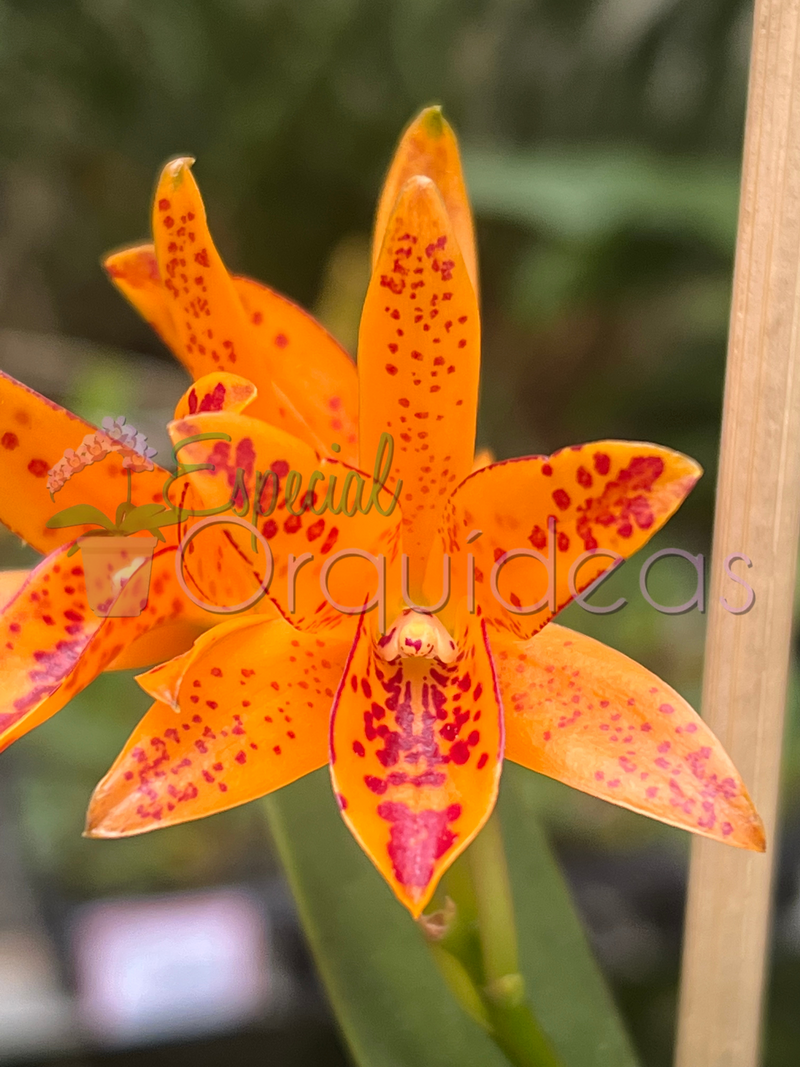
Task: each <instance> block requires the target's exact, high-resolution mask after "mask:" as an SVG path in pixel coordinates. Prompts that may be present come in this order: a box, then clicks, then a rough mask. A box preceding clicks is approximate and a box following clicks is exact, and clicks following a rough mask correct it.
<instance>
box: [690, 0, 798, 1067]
mask: <svg viewBox="0 0 800 1067" xmlns="http://www.w3.org/2000/svg"><path fill="white" fill-rule="evenodd" d="M799 9H800V0H756V5H755V24H754V31H753V50H752V58H751V67H750V85H749V95H748V105H747V124H746V128H745V145H744V167H743V174H742V189H741V203H740V208H739V232H738V239H737V247H736V266H735V271H734V282H733V304H732V308H731V323H730V337H729V344H728V370H727V379H726V384H725V406H724V415H723V423H722V445H721V458H720V476H719V485H718V489H717V514H716V524H715V529H714V554H713V560H714V567H713V577H712V583H711V590H712V593H711V598H710V605H709V620H708V635H707V639H706V661H705V663H706V665H705V676H704V686H703V715H704V717H705V719H706V721H707V722H708V723H709V725H710V726H711V728H712V729H713V730H714V731H715V733H716V734H717V736H718V737H719V739H720V740H721V741H722V743H723V744H724V745H725V747H726V749H727V750H728V752H729V753H730V755H731V757H732V758H733V760H734V762H735V763H736V765H737V767H738V768H739V770H740V772H741V774H742V777H743V778H744V780H745V782H747V783H748V786H749V787H750V790H751V794H752V797H753V800H754V801H755V803H756V806H757V808H758V810H759V812H760V813H761V816H762V818H763V820H764V823H765V826H766V830H767V842H768V845H767V849H768V851H767V854H766V855H764V856H761V855H754V854H751V853H746V852H740V851H738V850H737V849H733V848H729V847H726V846H724V845H719V844H716V843H714V842H710V841H699V840H698V841H696V842H694V844H693V846H692V862H691V871H690V878H689V900H688V905H687V919H686V927H687V928H686V942H685V948H684V960H683V982H682V989H681V998H680V1010H679V1021H678V1042H677V1057H676V1063H677V1067H755V1065H756V1064H757V1063H758V1060H759V1044H760V1029H761V1008H762V1002H763V988H764V979H765V958H766V955H767V941H768V934H769V926H770V901H771V883H772V872H773V866H774V862H775V847H776V838H775V823H776V807H777V796H778V776H779V770H780V755H781V743H782V736H783V713H784V702H785V697H786V681H787V673H788V666H789V651H790V640H791V628H792V601H793V596H794V588H795V563H796V558H797V542H798V521H799V519H800V270H799V268H800V10H799ZM733 553H743V554H745V555H747V556H748V557H749V558H750V560H751V561H752V569H750V570H748V569H747V568H746V566H745V564H744V563H742V562H739V563H734V564H733V566H732V569H733V570H734V572H737V573H738V574H739V575H740V576H741V577H742V578H744V579H745V580H746V581H748V582H749V583H750V585H751V586H752V587H753V589H754V591H755V594H756V600H755V604H754V606H753V608H752V610H751V611H749V612H748V613H746V614H742V615H738V616H737V615H734V614H731V613H730V612H729V611H728V610H726V608H725V606H724V605H723V604H722V603H721V602H720V597H722V596H725V597H727V599H728V602H729V603H730V604H731V606H743V600H744V597H743V596H742V595H741V594H742V592H743V590H742V588H741V587H737V586H736V585H735V584H734V582H732V581H731V579H730V578H729V577H727V576H726V574H725V568H724V561H725V560H726V559H727V557H729V556H730V555H732V554H733ZM737 588H738V592H739V597H738V599H737Z"/></svg>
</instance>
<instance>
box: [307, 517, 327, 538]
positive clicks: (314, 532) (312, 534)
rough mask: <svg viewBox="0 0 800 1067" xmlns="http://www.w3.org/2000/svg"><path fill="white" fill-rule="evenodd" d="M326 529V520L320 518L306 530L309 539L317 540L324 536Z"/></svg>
mask: <svg viewBox="0 0 800 1067" xmlns="http://www.w3.org/2000/svg"><path fill="white" fill-rule="evenodd" d="M324 530H325V520H324V519H318V520H317V521H316V522H312V523H311V525H310V526H309V528H308V529H307V530H306V537H307V538H308V540H309V541H316V539H317V538H318V537H321V536H322V533H323V531H324Z"/></svg>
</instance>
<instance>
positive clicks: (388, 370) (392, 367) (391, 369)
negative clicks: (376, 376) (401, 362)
mask: <svg viewBox="0 0 800 1067" xmlns="http://www.w3.org/2000/svg"><path fill="white" fill-rule="evenodd" d="M386 373H387V374H391V375H395V374H397V367H395V365H394V363H387V364H386Z"/></svg>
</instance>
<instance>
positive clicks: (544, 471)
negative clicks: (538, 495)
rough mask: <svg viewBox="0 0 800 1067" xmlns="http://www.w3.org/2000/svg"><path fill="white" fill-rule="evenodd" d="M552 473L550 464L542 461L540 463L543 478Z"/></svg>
mask: <svg viewBox="0 0 800 1067" xmlns="http://www.w3.org/2000/svg"><path fill="white" fill-rule="evenodd" d="M552 473H553V468H552V467H551V466H550V464H549V463H543V464H542V474H543V475H544V476H545V478H549V477H550V476H551V475H552Z"/></svg>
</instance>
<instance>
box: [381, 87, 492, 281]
mask: <svg viewBox="0 0 800 1067" xmlns="http://www.w3.org/2000/svg"><path fill="white" fill-rule="evenodd" d="M418 175H421V176H422V177H425V178H430V179H431V181H433V182H435V184H436V187H437V188H438V190H439V193H440V194H441V197H442V200H443V201H444V206H445V208H446V209H447V214H448V215H449V216H450V223H451V225H452V227H453V233H454V234H455V238H456V240H457V241H458V244H459V247H460V248H461V255H462V256H463V257H464V263H465V264H466V268H467V273H468V274H469V276H470V279H471V281H472V287H473V289H474V290H475V292H477V291H478V261H477V254H476V251H475V231H474V227H473V224H472V212H471V210H470V206H469V199H468V197H467V190H466V186H465V185H464V175H463V173H462V170H461V157H460V155H459V152H458V142H457V140H456V136H455V134H454V133H453V130H452V128H451V126H450V124H449V123H448V122H447V120H446V119H445V118H444V116H443V115H442V109H441V108H440V107H426V108H425V109H424V111H422V112H420V114H419V115H418V116H417V117H416V118H415V119H414V121H413V122H411V123H410V125H409V126H408V127H407V128H406V131H405V133H404V134H403V136H402V137H401V138H400V143H399V144H398V146H397V150H396V151H395V154H394V159H393V160H392V163H391V166H390V167H389V173H388V174H387V175H386V180H385V181H384V183H383V190H382V192H381V198H380V201H379V203H378V211H377V215H376V216H375V232H374V235H373V240H372V266H373V269H374V268H375V266H376V264H377V262H378V257H379V256H380V252H381V247H382V246H383V241H384V237H385V233H386V228H387V226H388V223H389V219H390V218H391V214H392V211H393V209H394V206H395V204H396V202H397V198H398V197H399V196H400V192H401V190H402V188H403V186H404V185H405V184H406V182H407V181H408V180H409V178H414V177H417V176H418Z"/></svg>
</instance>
